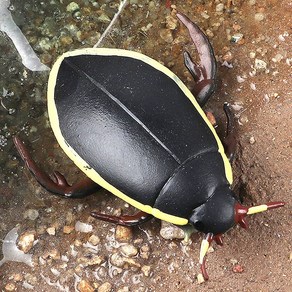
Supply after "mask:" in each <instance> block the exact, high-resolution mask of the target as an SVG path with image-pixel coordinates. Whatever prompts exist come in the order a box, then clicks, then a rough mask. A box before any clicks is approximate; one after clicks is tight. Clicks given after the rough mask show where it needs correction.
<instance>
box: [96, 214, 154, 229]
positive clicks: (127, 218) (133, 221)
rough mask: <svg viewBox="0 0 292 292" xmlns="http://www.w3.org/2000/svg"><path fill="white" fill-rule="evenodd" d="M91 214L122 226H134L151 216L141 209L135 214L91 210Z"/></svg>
mask: <svg viewBox="0 0 292 292" xmlns="http://www.w3.org/2000/svg"><path fill="white" fill-rule="evenodd" d="M91 216H92V217H94V218H97V219H100V220H103V221H107V222H111V223H115V224H119V225H123V226H135V225H139V224H141V223H144V222H146V221H148V220H150V219H151V218H152V215H150V214H148V213H145V212H143V211H140V212H138V213H137V214H135V215H122V216H112V215H106V214H103V213H98V212H91Z"/></svg>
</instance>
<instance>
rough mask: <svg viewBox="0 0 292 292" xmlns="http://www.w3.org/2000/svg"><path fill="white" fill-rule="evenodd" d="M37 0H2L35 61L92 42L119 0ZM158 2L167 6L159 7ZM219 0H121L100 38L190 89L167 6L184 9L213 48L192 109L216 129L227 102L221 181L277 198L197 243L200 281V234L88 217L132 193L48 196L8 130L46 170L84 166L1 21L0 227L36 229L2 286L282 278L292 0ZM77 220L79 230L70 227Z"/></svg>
mask: <svg viewBox="0 0 292 292" xmlns="http://www.w3.org/2000/svg"><path fill="white" fill-rule="evenodd" d="M49 2H50V3H47V2H38V1H23V2H22V1H21V3H19V1H12V2H11V4H12V6H11V7H10V10H11V11H12V15H13V16H14V20H15V22H16V23H17V24H18V25H19V27H20V28H21V29H22V31H23V33H24V34H25V36H26V37H27V39H28V40H29V42H30V43H31V45H32V47H33V48H34V49H35V51H36V53H37V54H38V56H39V57H40V59H41V60H42V62H44V63H46V65H48V66H51V65H52V63H53V62H54V61H55V60H56V58H57V56H58V55H60V54H61V53H63V52H65V51H68V50H72V49H76V48H82V47H89V46H91V47H92V46H93V45H94V44H95V42H96V41H97V40H98V38H99V36H100V34H102V32H103V31H104V30H105V28H106V27H107V25H108V19H111V18H112V17H113V15H114V13H115V12H116V11H117V7H118V4H119V3H118V1H75V2H76V3H77V4H78V5H79V9H78V10H77V11H74V12H72V11H70V12H69V11H67V5H68V4H70V1H65V0H64V1H60V2H61V3H59V1H49ZM169 2H171V4H172V5H175V6H172V7H167V6H168V4H169ZM230 2H232V1H188V0H187V1H146V0H145V1H143V0H141V1H129V4H128V5H127V6H126V7H125V9H124V10H123V12H122V13H121V15H120V17H119V19H118V21H117V23H116V24H115V25H114V26H113V29H112V31H111V33H110V34H109V35H108V36H107V37H106V38H105V39H104V41H103V42H102V43H101V45H100V46H102V47H116V48H123V49H129V50H134V51H139V52H142V53H144V54H146V55H148V56H150V57H153V58H154V59H156V60H158V61H160V62H161V63H163V64H164V65H165V66H167V67H169V68H170V69H171V70H172V71H174V72H175V73H176V74H177V75H178V76H179V77H180V78H181V79H182V80H183V81H184V82H185V84H186V85H187V86H188V87H189V88H190V89H192V87H193V86H194V83H193V81H192V79H191V76H190V75H189V74H188V72H187V70H186V68H185V67H184V65H183V58H182V53H183V51H184V50H188V51H189V52H190V53H191V55H192V56H193V57H194V58H195V59H196V50H195V48H194V46H193V45H192V43H191V40H190V38H189V36H188V34H187V32H186V30H185V28H183V27H182V26H181V25H180V24H179V23H177V22H176V19H175V17H174V13H175V8H176V9H177V10H179V11H181V12H183V13H185V14H186V15H188V16H189V17H190V18H191V19H192V20H193V21H195V22H196V23H197V24H198V25H199V26H200V27H201V28H202V29H203V30H204V31H205V32H206V33H207V35H208V36H209V38H210V41H211V43H212V45H213V47H214V51H215V54H216V58H217V61H218V81H217V91H216V93H215V94H214V95H213V96H212V98H211V99H210V101H209V102H208V104H207V106H206V108H205V109H206V110H209V111H212V112H213V113H214V115H215V117H216V119H217V123H218V125H219V127H218V131H219V133H222V132H223V131H224V130H223V129H224V128H225V117H224V114H223V109H222V106H223V103H224V102H229V103H230V104H231V105H232V110H233V114H234V116H235V124H236V131H237V142H238V147H237V152H236V157H235V161H234V162H233V171H234V177H235V180H234V185H233V188H234V190H235V191H236V192H237V194H238V196H239V198H240V200H241V201H242V203H243V204H245V205H248V206H250V205H255V204H261V203H265V202H269V201H284V202H286V206H285V207H283V208H281V209H277V210H273V211H270V212H266V213H262V214H258V215H254V216H252V217H250V218H248V219H249V221H248V222H249V228H248V229H247V230H243V229H241V228H240V227H235V228H233V229H232V230H230V231H228V232H227V233H226V234H225V235H224V239H223V240H224V246H223V247H219V246H216V245H215V244H214V245H213V249H211V250H210V252H209V253H208V255H207V269H208V272H209V276H210V279H209V281H207V282H204V283H198V280H197V275H198V274H199V273H200V270H199V265H198V257H199V249H200V243H201V240H202V238H203V235H202V234H199V233H195V234H193V235H192V236H191V240H190V242H189V243H188V244H184V243H183V242H182V240H179V239H173V240H167V239H164V238H163V237H161V235H160V233H159V231H160V221H159V220H156V219H152V220H151V221H149V222H147V223H145V224H143V225H141V226H140V227H134V228H131V229H130V230H123V232H124V233H123V236H122V238H117V237H118V234H117V226H115V225H113V224H110V223H104V222H100V221H98V220H94V219H92V218H91V217H90V212H91V211H93V210H95V211H101V212H106V213H108V214H116V215H117V214H120V213H123V214H131V213H134V212H135V210H134V209H133V208H132V207H131V206H128V205H127V204H125V203H124V202H122V201H121V200H120V199H118V198H116V197H114V196H113V195H111V194H109V193H108V192H107V191H104V190H101V191H99V192H97V193H96V194H94V195H92V196H89V197H86V198H84V199H74V200H73V199H64V198H60V197H56V196H53V195H51V194H50V193H48V192H47V191H45V190H44V189H43V188H42V187H41V186H39V185H38V184H37V183H36V181H35V180H34V178H33V177H32V176H31V174H30V173H29V171H27V170H26V168H25V167H24V165H23V162H22V161H21V160H20V158H19V156H18V154H17V152H16V150H15V148H14V146H13V143H12V140H11V137H12V136H13V135H15V134H18V135H20V136H21V137H22V138H23V140H25V142H26V144H27V145H28V147H29V148H30V149H31V153H32V155H33V156H34V157H35V159H36V161H37V162H38V164H39V165H40V166H41V167H42V168H43V169H45V170H46V171H47V172H48V173H52V172H53V171H54V170H58V171H60V172H61V173H63V174H64V175H65V176H66V177H67V178H68V181H69V182H71V183H73V182H74V181H77V180H80V179H81V178H82V177H83V175H82V174H81V173H80V171H79V170H78V169H77V168H76V167H75V166H74V165H73V164H72V162H71V161H70V160H69V159H68V158H67V157H66V156H65V154H64V153H63V152H62V150H61V149H60V148H59V146H58V144H57V142H56V141H55V139H54V136H53V134H52V132H51V129H50V126H49V123H48V117H47V111H46V84H47V78H48V73H44V72H43V73H40V72H31V71H29V70H28V69H25V67H24V66H23V65H22V63H21V59H20V57H19V55H18V53H17V51H16V50H15V48H14V46H13V44H12V42H11V41H10V39H9V38H8V37H7V36H5V35H4V34H0V50H1V56H0V63H1V67H0V76H1V80H0V97H1V106H0V116H1V119H0V126H1V128H0V150H1V151H0V167H1V173H0V177H1V182H0V183H1V185H0V239H2V240H3V239H4V238H5V236H6V235H7V233H8V232H9V231H10V230H11V229H13V228H14V227H15V226H17V227H18V234H23V233H24V232H25V231H27V232H28V233H29V234H34V236H35V242H34V246H33V247H31V248H30V249H29V251H28V253H29V254H32V257H33V262H34V266H33V267H30V266H28V265H26V264H24V263H18V262H14V261H9V262H6V263H4V264H3V265H2V266H0V289H1V291H26V290H33V291H78V290H79V291H94V290H96V291H120V292H121V291H165V290H168V291H207V290H213V291H255V290H256V291H291V290H292V281H291V279H292V248H291V242H292V233H291V203H292V200H291V186H292V184H291V182H292V173H291V172H292V171H291V154H292V153H291V126H292V125H291V121H292V119H291V118H292V117H291V115H292V110H291V88H292V86H291V85H292V82H291V62H292V61H291V33H292V32H291V12H292V11H291V10H292V2H291V1H287V0H278V1H275V0H265V1H264V0H253V1H252V0H250V1H240V0H235V1H233V3H230ZM96 3H97V4H96ZM166 4H167V5H166ZM221 4H224V5H223V6H222V5H221ZM77 12H79V13H77ZM101 16H102V17H101ZM99 17H100V18H99ZM65 26H66V29H65V28H64V27H65ZM61 31H62V33H60V32H61ZM64 36H65V37H64ZM62 37H63V38H62ZM41 40H42V42H41ZM44 44H46V45H47V46H45V45H44ZM258 60H260V61H258ZM34 215H36V216H34ZM77 221H80V222H84V223H87V224H89V225H90V226H92V230H91V231H90V232H88V233H84V232H80V231H77V230H76V227H75V224H76V222H77ZM64 227H65V229H64ZM48 228H50V229H48ZM92 235H95V237H92ZM97 238H98V239H97ZM88 241H89V242H90V244H91V246H90V247H89V246H88V245H87V244H86V243H87V242H88ZM123 246H127V247H128V250H127V251H125V250H123ZM125 253H126V254H125ZM2 256H3V254H2V252H1V249H0V258H2ZM113 256H115V260H114V259H113ZM118 256H120V257H121V258H122V263H121V262H119V261H117V257H118Z"/></svg>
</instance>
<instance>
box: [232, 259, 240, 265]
mask: <svg viewBox="0 0 292 292" xmlns="http://www.w3.org/2000/svg"><path fill="white" fill-rule="evenodd" d="M230 262H231V264H232V265H236V264H237V263H238V260H237V259H230Z"/></svg>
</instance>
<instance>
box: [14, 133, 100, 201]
mask: <svg viewBox="0 0 292 292" xmlns="http://www.w3.org/2000/svg"><path fill="white" fill-rule="evenodd" d="M13 142H14V145H15V147H16V149H17V151H18V153H19V155H20V156H21V158H22V160H23V161H24V163H25V165H26V167H27V168H28V169H29V170H30V172H31V173H32V174H33V176H34V177H35V178H36V180H37V181H38V182H39V184H41V185H42V186H43V187H44V188H45V189H46V190H47V191H49V192H51V193H54V194H56V195H60V196H64V197H71V198H80V197H85V196H88V195H90V194H92V193H94V192H96V191H97V190H99V189H100V188H101V187H100V186H99V185H98V184H96V183H95V182H93V181H92V180H91V179H89V178H85V179H83V180H82V181H80V182H78V183H75V184H73V185H69V184H68V182H67V180H66V179H65V177H64V176H63V175H62V174H61V173H59V172H58V171H55V172H54V173H53V179H52V178H51V177H50V176H49V175H48V174H47V173H46V172H45V171H43V170H42V169H41V168H40V167H39V166H38V165H37V164H36V162H35V161H34V160H33V159H32V157H31V155H30V153H29V151H28V149H27V147H26V146H25V145H24V143H23V142H22V141H21V139H20V138H19V137H17V136H14V137H13Z"/></svg>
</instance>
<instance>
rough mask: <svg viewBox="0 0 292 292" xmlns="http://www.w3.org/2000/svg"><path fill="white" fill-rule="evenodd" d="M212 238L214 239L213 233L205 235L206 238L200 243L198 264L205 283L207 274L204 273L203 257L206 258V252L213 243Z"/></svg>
mask: <svg viewBox="0 0 292 292" xmlns="http://www.w3.org/2000/svg"><path fill="white" fill-rule="evenodd" d="M213 237H214V235H213V233H207V236H206V238H204V239H203V240H202V243H201V249H200V260H199V263H200V268H201V271H202V275H203V277H204V279H205V281H207V280H208V279H209V276H208V273H207V271H206V258H205V256H206V254H207V251H208V249H209V247H210V245H211V242H212V241H213Z"/></svg>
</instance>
